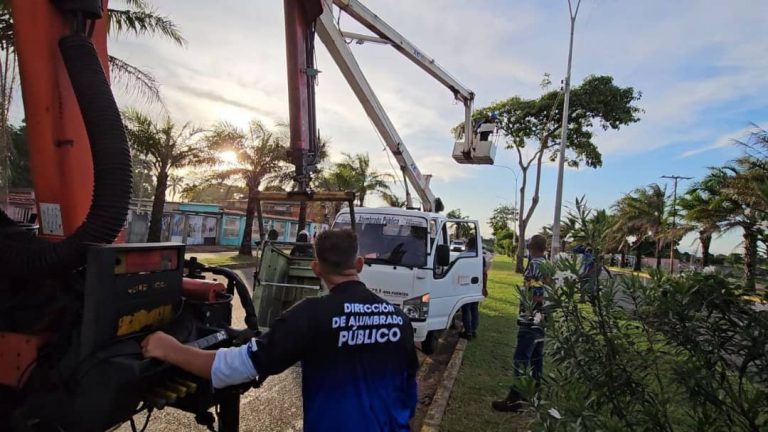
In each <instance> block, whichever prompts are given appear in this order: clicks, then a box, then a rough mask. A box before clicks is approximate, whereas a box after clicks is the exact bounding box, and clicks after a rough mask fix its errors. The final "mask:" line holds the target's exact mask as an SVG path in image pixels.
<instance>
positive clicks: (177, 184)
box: [168, 174, 184, 201]
mask: <svg viewBox="0 0 768 432" xmlns="http://www.w3.org/2000/svg"><path fill="white" fill-rule="evenodd" d="M168 186H170V188H171V201H176V195H178V194H179V192H181V191H182V189H183V188H184V177H182V176H180V175H178V174H171V175H170V177H168Z"/></svg>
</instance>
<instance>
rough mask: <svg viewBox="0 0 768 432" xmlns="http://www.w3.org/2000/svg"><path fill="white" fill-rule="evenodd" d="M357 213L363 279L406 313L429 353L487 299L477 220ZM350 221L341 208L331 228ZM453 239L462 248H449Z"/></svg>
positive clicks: (419, 214) (412, 212) (408, 213)
mask: <svg viewBox="0 0 768 432" xmlns="http://www.w3.org/2000/svg"><path fill="white" fill-rule="evenodd" d="M354 214H355V216H354V217H355V230H356V232H357V235H358V242H359V248H360V256H362V257H363V258H364V259H365V266H364V268H363V271H362V273H361V275H360V277H361V279H362V281H363V282H364V283H365V284H366V286H367V287H368V288H369V289H370V290H371V291H373V292H374V293H376V294H378V295H379V296H381V297H382V298H384V299H385V300H387V301H389V302H390V303H392V304H394V305H396V306H399V307H400V308H401V309H402V310H403V312H405V314H406V315H408V317H409V318H410V319H411V323H412V324H413V329H414V337H415V340H416V341H417V342H422V349H423V351H424V352H425V353H427V354H429V353H430V352H431V351H433V350H434V347H435V345H436V342H437V339H438V336H439V334H440V333H441V332H442V330H444V329H446V328H448V327H450V325H451V322H452V319H453V317H454V315H455V314H456V312H458V310H459V308H461V306H462V305H464V304H466V303H472V302H478V301H482V300H483V295H482V283H483V282H482V281H483V277H482V276H483V274H482V273H483V261H482V260H483V258H482V252H481V251H482V249H480V247H482V246H481V242H480V231H479V223H478V222H477V221H474V220H465V219H448V218H446V217H445V216H443V215H440V214H437V213H428V212H422V211H417V210H405V209H400V208H356V209H355V213H354ZM350 222H351V221H350V214H349V211H348V210H342V212H340V213H339V214H338V216H337V217H336V220H335V222H334V224H333V229H343V228H350V227H351V223H350ZM455 242H463V244H464V250H462V251H456V252H451V245H452V244H454V243H455ZM478 251H480V252H478Z"/></svg>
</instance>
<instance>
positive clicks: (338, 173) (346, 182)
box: [312, 165, 355, 223]
mask: <svg viewBox="0 0 768 432" xmlns="http://www.w3.org/2000/svg"><path fill="white" fill-rule="evenodd" d="M353 177H354V176H353V173H352V171H351V170H350V169H349V167H343V166H338V165H337V166H333V167H332V168H330V169H326V170H324V171H323V172H321V174H320V175H317V176H315V177H314V178H313V179H312V187H313V188H314V189H315V190H319V191H325V192H347V191H354V190H355V186H354V178H353ZM328 205H329V206H330V207H326V208H327V210H328V212H327V217H328V219H329V220H326V221H325V222H327V223H330V221H332V220H333V219H335V218H336V215H337V214H338V213H339V212H340V211H341V208H342V206H343V203H341V202H338V201H337V202H331V203H329V204H328Z"/></svg>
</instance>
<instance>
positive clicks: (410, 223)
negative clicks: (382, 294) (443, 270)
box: [333, 214, 429, 267]
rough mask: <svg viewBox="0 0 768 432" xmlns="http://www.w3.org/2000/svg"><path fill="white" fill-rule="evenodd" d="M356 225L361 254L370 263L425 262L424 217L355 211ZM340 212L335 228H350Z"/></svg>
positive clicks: (409, 264)
mask: <svg viewBox="0 0 768 432" xmlns="http://www.w3.org/2000/svg"><path fill="white" fill-rule="evenodd" d="M355 217H356V219H357V221H356V224H355V228H356V231H357V237H358V247H359V249H360V256H362V257H363V258H365V260H366V262H367V263H370V264H389V265H401V266H405V267H424V266H425V265H426V263H427V236H428V234H429V233H428V229H427V220H426V219H423V218H420V217H414V216H400V215H380V214H375V215H374V214H357V215H356V216H355ZM349 222H350V221H349V214H341V215H339V216H338V217H337V218H336V223H334V224H333V228H334V229H349V227H350V223H349Z"/></svg>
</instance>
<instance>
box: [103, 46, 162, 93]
mask: <svg viewBox="0 0 768 432" xmlns="http://www.w3.org/2000/svg"><path fill="white" fill-rule="evenodd" d="M109 70H110V72H111V73H112V77H113V78H114V80H115V81H118V82H119V83H120V84H121V85H122V86H123V89H124V90H125V91H126V93H128V94H131V95H136V96H139V97H141V98H143V99H144V100H146V101H147V102H150V103H159V104H161V105H162V104H163V100H162V98H161V97H160V88H159V86H158V83H157V79H155V77H154V76H153V75H152V74H151V73H149V72H147V71H144V70H142V69H140V68H138V67H136V66H133V65H132V64H130V63H128V62H126V61H124V60H122V59H119V58H117V57H115V56H112V55H110V56H109Z"/></svg>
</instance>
